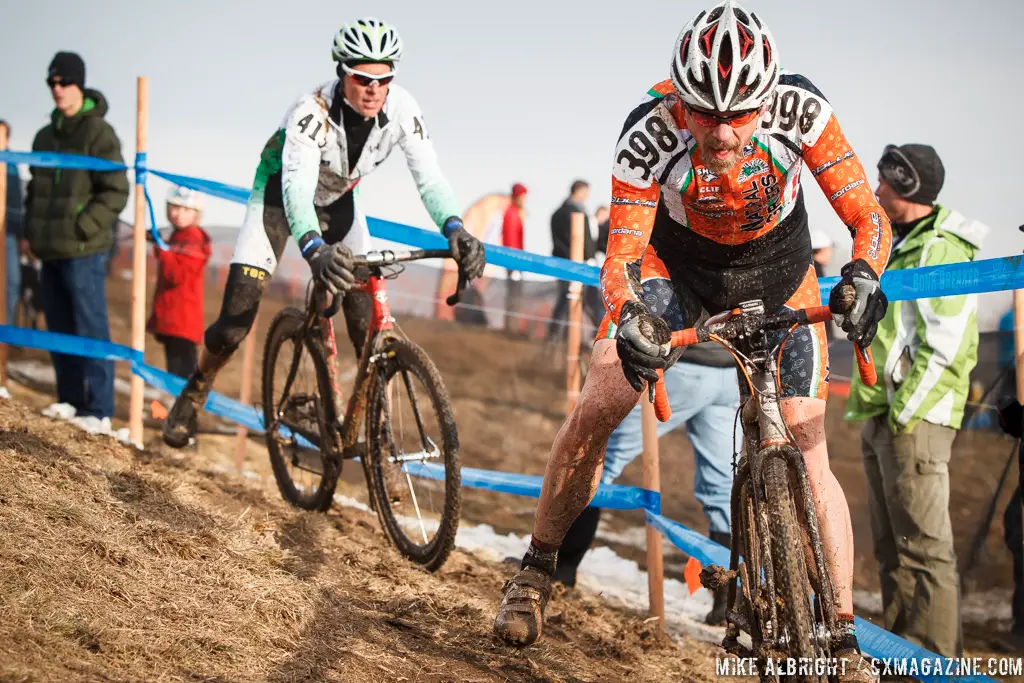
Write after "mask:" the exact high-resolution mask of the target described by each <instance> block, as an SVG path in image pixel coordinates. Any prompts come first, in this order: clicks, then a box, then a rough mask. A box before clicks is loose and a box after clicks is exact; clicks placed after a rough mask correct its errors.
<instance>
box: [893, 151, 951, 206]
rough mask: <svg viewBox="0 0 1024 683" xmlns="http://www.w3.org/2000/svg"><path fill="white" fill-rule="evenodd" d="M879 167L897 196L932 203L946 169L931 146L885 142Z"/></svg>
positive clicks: (940, 186) (917, 202)
mask: <svg viewBox="0 0 1024 683" xmlns="http://www.w3.org/2000/svg"><path fill="white" fill-rule="evenodd" d="M878 170H879V172H880V173H881V174H882V178H884V179H885V182H887V183H889V185H890V186H891V187H892V189H893V190H895V191H896V194H898V195H899V196H900V197H903V198H904V199H906V200H907V201H908V202H914V203H915V204H924V205H926V206H931V205H933V204H934V203H935V200H936V199H938V198H939V192H940V191H941V190H942V184H943V183H944V182H945V180H946V169H945V167H943V165H942V160H941V159H939V155H938V153H936V151H935V148H934V147H932V146H931V145H917V144H908V145H900V146H899V147H897V146H896V145H888V146H886V148H885V151H884V152H883V153H882V158H881V160H880V161H879V162H878Z"/></svg>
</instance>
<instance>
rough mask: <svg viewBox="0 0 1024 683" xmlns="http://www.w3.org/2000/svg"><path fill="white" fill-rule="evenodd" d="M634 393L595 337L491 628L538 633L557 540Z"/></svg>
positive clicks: (585, 500)
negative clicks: (525, 545)
mask: <svg viewBox="0 0 1024 683" xmlns="http://www.w3.org/2000/svg"><path fill="white" fill-rule="evenodd" d="M638 398H639V394H638V393H637V392H636V391H634V390H633V388H632V387H631V386H630V385H629V382H627V381H626V378H625V377H624V376H623V374H622V365H621V363H620V362H619V356H618V353H617V352H616V350H615V341H614V340H609V339H602V340H600V341H598V342H597V343H596V344H595V345H594V352H593V355H592V357H591V364H590V368H589V370H588V372H587V380H586V382H585V383H584V385H583V390H582V391H581V392H580V398H579V401H577V403H576V407H575V408H574V409H573V411H572V414H570V415H569V417H568V419H567V420H566V421H565V424H563V425H562V428H561V429H560V430H559V431H558V436H556V437H555V442H554V444H552V446H551V455H550V457H549V458H548V464H547V468H546V470H545V472H544V483H543V485H542V486H541V492H540V502H539V503H538V504H537V518H536V520H535V521H534V527H533V538H532V539H531V540H530V547H529V549H527V551H526V555H525V557H523V563H522V569H520V571H519V572H518V573H516V575H515V576H514V577H512V579H510V580H509V581H508V582H506V583H505V586H504V587H503V588H502V593H503V597H502V601H501V606H500V607H499V608H498V614H497V615H496V616H495V618H494V632H495V633H496V634H497V635H498V636H499V637H500V638H502V639H503V640H504V641H505V642H507V643H509V644H510V645H517V646H520V647H522V646H525V645H530V644H532V643H533V642H534V641H535V640H537V638H539V637H540V634H541V630H542V627H543V622H544V607H545V606H546V605H547V601H548V597H549V595H550V592H551V575H552V574H553V573H554V571H555V566H556V563H557V557H558V546H559V545H561V543H562V540H563V539H564V538H565V534H566V533H568V531H569V527H570V526H571V525H572V523H573V522H574V521H575V520H576V518H577V517H578V516H579V514H580V513H581V512H583V510H584V509H585V508H586V507H587V505H588V504H589V503H590V501H591V499H592V498H593V497H594V494H595V493H596V492H597V487H598V484H599V483H600V480H601V471H602V470H603V469H604V452H605V448H607V446H608V437H610V436H611V434H612V432H613V431H614V430H615V428H616V427H617V426H618V425H619V423H620V422H622V420H623V419H625V417H626V416H627V415H628V414H629V412H630V411H631V410H632V409H633V407H634V406H635V405H636V402H637V399H638Z"/></svg>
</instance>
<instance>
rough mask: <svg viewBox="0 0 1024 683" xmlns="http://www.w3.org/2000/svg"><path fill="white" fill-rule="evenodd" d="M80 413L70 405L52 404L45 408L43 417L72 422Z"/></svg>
mask: <svg viewBox="0 0 1024 683" xmlns="http://www.w3.org/2000/svg"><path fill="white" fill-rule="evenodd" d="M76 413H78V410H77V409H76V408H75V407H74V406H73V405H71V404H70V403H51V404H50V405H48V406H46V407H45V408H43V417H49V418H53V419H54V420H70V419H71V418H73V417H74V416H75V414H76Z"/></svg>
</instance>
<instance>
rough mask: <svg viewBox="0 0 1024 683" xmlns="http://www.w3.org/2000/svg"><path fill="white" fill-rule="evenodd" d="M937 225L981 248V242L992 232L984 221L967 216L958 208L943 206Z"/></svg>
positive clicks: (940, 228)
mask: <svg viewBox="0 0 1024 683" xmlns="http://www.w3.org/2000/svg"><path fill="white" fill-rule="evenodd" d="M935 227H936V228H938V229H939V230H942V231H944V232H948V233H952V234H953V235H956V236H957V237H959V238H960V239H962V240H963V241H965V242H967V243H968V244H970V245H972V246H973V247H975V248H976V249H980V248H981V243H982V242H984V241H985V238H986V237H987V236H988V233H989V232H990V231H989V228H988V226H987V225H985V224H984V223H980V222H979V221H976V220H973V219H969V218H966V217H964V215H963V214H962V213H960V212H959V211H957V210H956V209H946V210H943V207H940V211H939V215H938V217H937V219H936V221H935Z"/></svg>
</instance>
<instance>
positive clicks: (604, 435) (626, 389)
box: [533, 339, 639, 546]
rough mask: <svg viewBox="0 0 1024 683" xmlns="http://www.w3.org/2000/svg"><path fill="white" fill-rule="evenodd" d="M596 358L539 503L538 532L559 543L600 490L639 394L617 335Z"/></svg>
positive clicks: (598, 348) (558, 441)
mask: <svg viewBox="0 0 1024 683" xmlns="http://www.w3.org/2000/svg"><path fill="white" fill-rule="evenodd" d="M590 363H591V364H590V368H589V370H588V371H587V380H586V382H585V383H584V385H583V389H582V391H581V392H580V398H579V400H578V401H577V402H576V407H575V408H574V409H573V411H572V413H571V414H570V415H569V417H568V419H566V421H565V423H564V424H563V425H562V428H561V429H560V430H558V435H557V436H556V437H555V442H554V444H552V446H551V455H550V457H549V458H548V464H547V467H546V468H545V471H544V484H543V485H542V486H541V491H540V501H539V502H538V503H537V517H536V520H535V522H534V527H533V536H534V538H536V539H537V540H539V541H542V542H543V543H547V544H550V545H553V546H557V545H560V544H561V542H562V539H563V538H565V534H566V533H568V531H569V527H570V526H572V523H573V522H574V521H575V520H576V518H577V517H578V516H579V514H580V513H581V512H583V510H584V509H585V508H586V507H587V505H588V504H589V503H590V501H591V499H592V498H593V497H594V494H595V493H597V487H598V485H599V484H600V481H601V472H602V470H603V469H604V453H605V449H606V448H607V447H608V439H609V437H610V436H611V434H612V432H613V431H615V428H616V427H618V426H619V423H620V422H622V420H624V419H625V418H626V416H627V415H629V413H630V411H631V410H633V407H634V406H636V403H637V400H638V399H639V394H637V392H636V391H634V390H633V388H632V387H631V386H629V382H627V381H626V378H625V376H624V375H623V374H622V364H621V362H620V361H619V356H618V353H617V352H616V350H615V341H614V340H612V339H601V340H599V341H598V342H597V343H596V344H595V345H594V352H593V355H592V357H591V361H590Z"/></svg>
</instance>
